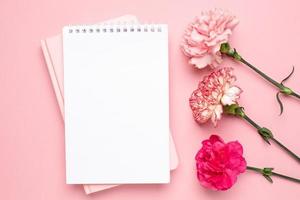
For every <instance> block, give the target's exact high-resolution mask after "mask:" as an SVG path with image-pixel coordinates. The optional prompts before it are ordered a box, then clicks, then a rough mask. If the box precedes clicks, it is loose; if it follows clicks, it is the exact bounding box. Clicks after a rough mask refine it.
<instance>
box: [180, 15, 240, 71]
mask: <svg viewBox="0 0 300 200" xmlns="http://www.w3.org/2000/svg"><path fill="white" fill-rule="evenodd" d="M237 24H238V19H237V18H236V17H235V16H233V15H231V14H230V13H229V12H226V11H223V10H221V9H214V10H209V11H207V12H202V13H201V15H200V16H199V17H197V18H196V19H195V21H194V22H193V23H191V24H190V25H189V26H188V28H187V29H186V31H185V35H184V41H183V43H182V45H181V48H182V51H183V53H184V54H185V55H186V56H188V57H189V63H190V64H192V65H194V66H195V67H196V68H199V69H202V68H204V67H207V66H210V67H211V68H215V67H217V66H218V65H219V64H220V63H221V61H222V56H221V53H220V46H221V44H222V43H224V42H228V40H229V36H230V35H231V33H232V30H233V29H234V28H235V26H236V25H237Z"/></svg>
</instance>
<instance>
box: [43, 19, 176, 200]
mask: <svg viewBox="0 0 300 200" xmlns="http://www.w3.org/2000/svg"><path fill="white" fill-rule="evenodd" d="M124 22H125V23H138V20H137V18H136V17H135V16H132V15H125V16H122V17H119V18H116V19H113V20H108V21H105V22H104V23H124ZM41 46H42V50H43V54H44V57H45V61H46V64H47V68H48V71H49V75H50V78H51V82H52V85H53V88H54V91H55V95H56V98H57V101H58V105H59V108H60V111H61V114H62V117H63V118H64V98H63V94H64V93H63V57H62V36H61V35H56V36H53V37H49V38H47V39H45V40H42V41H41ZM170 154H171V155H170V162H171V163H170V170H174V169H176V168H177V165H178V156H177V153H176V149H175V144H174V141H173V138H172V135H171V134H170ZM115 186H117V185H103V184H101V185H99V184H92V185H91V184H89V185H84V190H85V192H86V194H90V193H93V192H97V191H101V190H105V189H108V188H111V187H115Z"/></svg>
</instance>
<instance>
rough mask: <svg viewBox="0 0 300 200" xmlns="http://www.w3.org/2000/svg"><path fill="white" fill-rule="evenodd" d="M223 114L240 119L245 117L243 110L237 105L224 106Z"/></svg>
mask: <svg viewBox="0 0 300 200" xmlns="http://www.w3.org/2000/svg"><path fill="white" fill-rule="evenodd" d="M224 113H226V114H229V115H234V116H239V117H242V118H243V117H244V116H245V113H244V108H243V107H240V106H239V105H238V104H232V105H227V106H224Z"/></svg>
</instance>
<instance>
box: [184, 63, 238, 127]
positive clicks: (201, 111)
mask: <svg viewBox="0 0 300 200" xmlns="http://www.w3.org/2000/svg"><path fill="white" fill-rule="evenodd" d="M235 80H236V77H235V76H234V75H233V69H232V68H221V69H219V70H215V71H213V72H212V73H211V74H210V75H208V76H205V77H204V78H203V80H202V81H201V82H200V83H199V85H198V88H197V89H196V90H195V91H194V92H193V93H192V95H191V97H190V100H189V102H190V107H191V109H192V111H193V116H194V118H195V120H196V121H197V122H198V123H199V124H201V123H205V122H207V121H208V120H209V119H211V121H212V122H213V124H214V125H215V126H216V125H217V121H218V120H220V119H221V114H222V113H223V106H225V105H232V104H236V103H237V100H238V98H239V97H240V94H241V92H242V90H241V89H240V88H239V87H238V86H235V85H233V83H234V82H235Z"/></svg>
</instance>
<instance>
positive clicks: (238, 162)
mask: <svg viewBox="0 0 300 200" xmlns="http://www.w3.org/2000/svg"><path fill="white" fill-rule="evenodd" d="M202 145H203V146H202V148H201V149H200V150H199V151H198V153H197V155H196V157H195V159H196V168H197V177H198V180H199V181H200V183H201V185H203V186H204V187H206V188H209V189H213V190H227V189H229V188H231V187H232V186H233V184H234V183H235V182H236V180H237V176H238V175H239V174H240V173H243V172H245V170H246V160H245V158H244V157H243V147H242V145H241V144H240V143H239V142H238V141H234V142H228V143H225V142H224V141H223V139H222V138H220V137H219V136H217V135H212V136H210V138H209V139H208V140H204V141H203V142H202Z"/></svg>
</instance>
